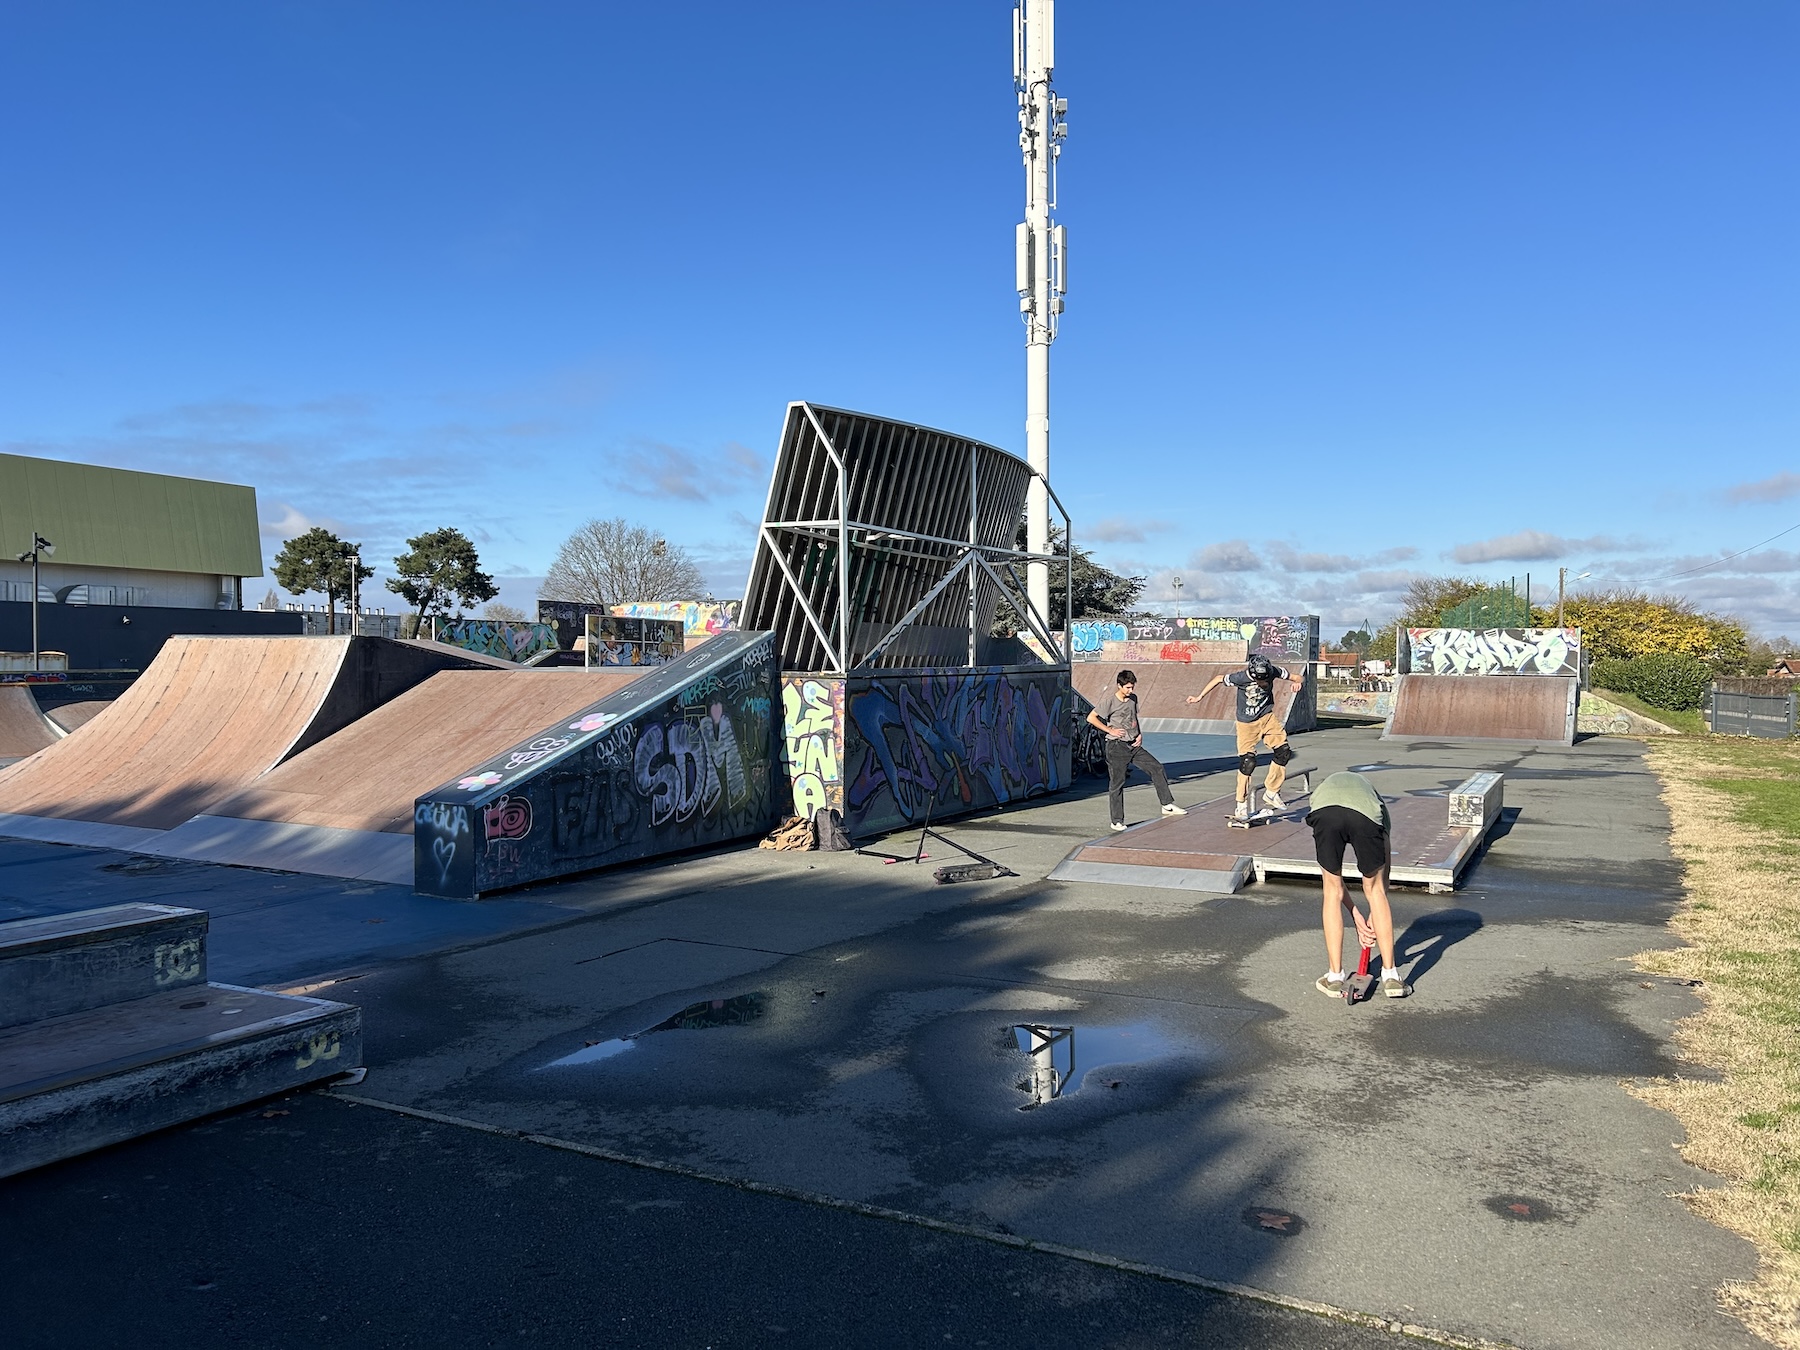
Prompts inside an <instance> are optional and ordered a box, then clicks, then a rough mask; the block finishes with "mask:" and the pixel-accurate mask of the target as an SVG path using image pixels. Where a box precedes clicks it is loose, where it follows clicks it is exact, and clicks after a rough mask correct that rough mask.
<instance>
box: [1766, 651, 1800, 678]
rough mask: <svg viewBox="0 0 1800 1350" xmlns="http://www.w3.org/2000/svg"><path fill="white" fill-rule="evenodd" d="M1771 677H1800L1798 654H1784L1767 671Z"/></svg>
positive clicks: (1799, 658)
mask: <svg viewBox="0 0 1800 1350" xmlns="http://www.w3.org/2000/svg"><path fill="white" fill-rule="evenodd" d="M1769 675H1770V677H1771V678H1772V679H1777V680H1792V679H1800V656H1784V657H1782V658H1781V660H1779V661H1777V662H1776V663H1775V665H1774V667H1773V668H1772V669H1771V670H1770V671H1769Z"/></svg>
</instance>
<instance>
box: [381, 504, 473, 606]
mask: <svg viewBox="0 0 1800 1350" xmlns="http://www.w3.org/2000/svg"><path fill="white" fill-rule="evenodd" d="M406 546H407V548H408V549H410V550H411V551H410V552H407V553H402V554H401V555H400V556H399V557H398V558H395V559H394V571H395V572H396V573H398V574H399V575H397V576H394V577H391V578H389V580H388V583H387V588H388V589H389V590H390V591H392V592H393V593H394V594H395V595H398V596H400V597H401V598H402V599H404V600H405V601H406V603H407V604H409V605H417V606H418V607H419V622H420V623H424V621H425V616H426V615H428V614H432V613H434V612H435V613H443V612H445V611H446V610H447V609H448V608H449V606H450V602H451V601H452V600H454V601H456V603H457V605H458V606H459V607H460V606H462V605H478V604H481V603H482V602H484V601H487V600H492V599H493V598H494V597H495V596H496V595H498V594H500V588H499V587H498V586H496V585H495V584H494V579H493V578H492V577H491V576H489V575H488V574H487V573H486V572H483V571H482V570H481V559H480V558H479V557H478V556H476V553H475V545H474V544H472V543H470V542H469V538H468V536H467V535H465V534H464V533H463V532H462V531H461V530H458V529H452V528H451V527H449V526H445V527H444V528H443V529H441V530H431V531H429V532H427V533H425V534H421V535H419V536H418V537H416V538H413V539H408V540H407V541H406Z"/></svg>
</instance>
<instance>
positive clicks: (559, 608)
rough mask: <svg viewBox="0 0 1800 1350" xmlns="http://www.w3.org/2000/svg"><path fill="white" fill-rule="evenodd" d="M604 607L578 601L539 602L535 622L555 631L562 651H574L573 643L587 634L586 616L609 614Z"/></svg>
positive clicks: (608, 610)
mask: <svg viewBox="0 0 1800 1350" xmlns="http://www.w3.org/2000/svg"><path fill="white" fill-rule="evenodd" d="M611 613H612V611H611V610H610V609H608V608H607V607H606V606H605V605H590V604H586V603H584V602H582V601H580V600H540V601H538V602H537V621H538V622H539V623H547V624H549V625H550V626H551V627H552V628H554V629H555V630H556V640H557V642H558V643H559V644H560V645H561V646H562V649H563V650H564V651H571V652H572V651H574V650H575V643H576V641H577V640H578V639H579V638H580V637H581V635H582V634H583V633H585V632H587V616H588V615H590V614H611Z"/></svg>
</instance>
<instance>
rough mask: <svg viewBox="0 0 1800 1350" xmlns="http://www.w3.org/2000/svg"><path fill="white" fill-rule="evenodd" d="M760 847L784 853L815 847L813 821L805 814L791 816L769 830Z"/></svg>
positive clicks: (800, 851) (801, 851)
mask: <svg viewBox="0 0 1800 1350" xmlns="http://www.w3.org/2000/svg"><path fill="white" fill-rule="evenodd" d="M757 847H758V848H772V849H775V850H777V851H779V852H782V853H804V852H806V851H807V850H808V849H810V848H812V847H813V828H812V822H811V821H810V820H808V819H807V818H806V817H805V816H789V817H787V819H785V820H783V821H782V822H781V824H779V825H777V826H776V827H775V828H774V829H773V830H771V831H770V832H769V837H768V838H767V839H764V840H762V841H761V842H759V843H758V844H757Z"/></svg>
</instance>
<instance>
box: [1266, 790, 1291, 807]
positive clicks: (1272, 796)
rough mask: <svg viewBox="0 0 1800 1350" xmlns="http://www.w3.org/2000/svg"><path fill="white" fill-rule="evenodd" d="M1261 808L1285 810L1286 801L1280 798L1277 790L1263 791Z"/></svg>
mask: <svg viewBox="0 0 1800 1350" xmlns="http://www.w3.org/2000/svg"><path fill="white" fill-rule="evenodd" d="M1263 810H1265V811H1285V810H1287V803H1286V802H1284V801H1282V800H1281V794H1280V793H1279V792H1267V791H1265V792H1264V793H1263Z"/></svg>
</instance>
